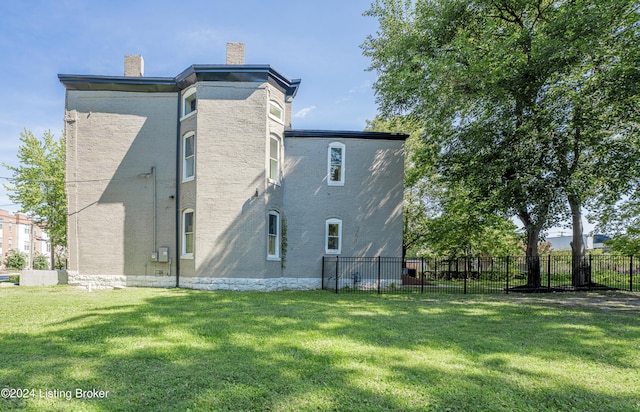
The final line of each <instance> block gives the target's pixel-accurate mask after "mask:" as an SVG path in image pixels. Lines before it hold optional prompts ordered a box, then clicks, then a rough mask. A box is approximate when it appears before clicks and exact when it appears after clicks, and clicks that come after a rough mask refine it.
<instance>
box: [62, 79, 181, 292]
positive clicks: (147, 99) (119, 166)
mask: <svg viewBox="0 0 640 412" xmlns="http://www.w3.org/2000/svg"><path fill="white" fill-rule="evenodd" d="M177 99H178V96H177V93H134V92H109V91H73V90H68V91H67V110H66V113H65V121H66V130H65V136H66V141H67V170H66V172H67V180H68V184H67V196H68V207H69V219H68V247H69V256H70V259H69V266H70V267H69V269H70V271H69V283H70V284H86V283H87V282H86V281H87V279H91V277H93V278H96V279H97V277H101V276H102V277H105V276H106V277H107V278H112V279H113V280H114V284H119V283H121V279H122V278H123V277H125V276H127V275H134V276H152V277H154V276H161V277H168V278H170V277H171V276H175V252H176V245H175V199H174V198H173V197H174V196H175V191H176V188H175V170H176V166H175V162H176V150H177V145H176V139H177V131H176V124H177V102H178V100H177ZM161 246H167V247H169V252H170V255H171V258H172V259H171V263H158V262H152V261H151V254H152V252H154V251H156V250H157V249H156V248H157V247H161ZM107 283H108V282H107Z"/></svg>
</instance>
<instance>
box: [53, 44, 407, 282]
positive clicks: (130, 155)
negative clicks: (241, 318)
mask: <svg viewBox="0 0 640 412" xmlns="http://www.w3.org/2000/svg"><path fill="white" fill-rule="evenodd" d="M143 65H144V63H143V60H142V57H141V56H126V57H125V75H124V76H97V75H68V74H60V75H59V76H58V77H59V79H60V81H61V83H62V84H63V85H64V87H65V88H66V104H65V106H66V107H65V118H64V120H65V136H66V142H67V170H66V172H67V181H68V183H67V196H68V205H69V218H68V243H69V244H68V247H69V283H70V284H76V285H84V286H90V285H91V286H92V287H94V288H105V287H122V286H158V287H174V286H179V287H186V288H196V289H234V290H241V289H256V290H278V289H313V288H319V287H320V285H321V270H322V258H323V256H380V255H381V256H401V254H402V193H403V168H404V140H405V139H406V137H407V136H405V135H396V134H388V133H373V132H344V131H320V130H296V129H292V128H291V102H292V100H293V98H294V97H295V95H296V92H297V90H298V87H299V86H300V80H290V79H288V78H286V77H285V76H283V75H282V74H281V73H279V72H278V71H276V70H275V69H273V68H272V67H271V66H269V65H246V64H244V45H243V44H241V43H230V44H229V45H228V46H227V63H226V64H224V65H192V66H191V67H189V68H187V69H186V70H185V71H184V72H182V73H180V74H178V75H177V76H175V77H144V76H143V72H144V67H143Z"/></svg>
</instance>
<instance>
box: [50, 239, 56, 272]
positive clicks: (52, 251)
mask: <svg viewBox="0 0 640 412" xmlns="http://www.w3.org/2000/svg"><path fill="white" fill-rule="evenodd" d="M49 241H50V242H51V240H49ZM55 250H56V248H55V246H54V245H53V242H51V262H50V263H51V268H50V269H51V270H55V269H56V253H55Z"/></svg>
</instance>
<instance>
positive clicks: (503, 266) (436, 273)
mask: <svg viewBox="0 0 640 412" xmlns="http://www.w3.org/2000/svg"><path fill="white" fill-rule="evenodd" d="M639 274H640V258H635V257H634V256H619V255H588V256H587V257H585V259H584V260H580V261H578V262H575V261H574V260H573V259H572V257H571V256H570V255H560V256H558V255H549V256H541V257H539V258H537V259H535V260H532V259H531V258H529V259H528V258H526V257H524V256H516V257H513V256H507V257H493V258H492V257H464V258H456V259H440V258H439V259H430V258H415V259H410V258H406V259H402V258H397V257H341V256H325V257H323V259H322V288H323V289H327V290H332V291H335V292H336V293H342V292H347V293H460V294H467V293H510V292H545V291H568V290H625V291H631V292H634V291H635V292H637V291H640V276H638V275H639Z"/></svg>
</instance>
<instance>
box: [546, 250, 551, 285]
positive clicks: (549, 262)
mask: <svg viewBox="0 0 640 412" xmlns="http://www.w3.org/2000/svg"><path fill="white" fill-rule="evenodd" d="M547 289H549V290H551V255H547Z"/></svg>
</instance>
